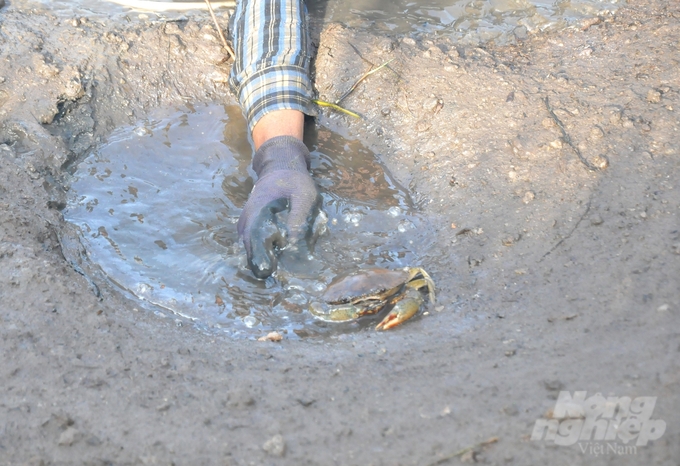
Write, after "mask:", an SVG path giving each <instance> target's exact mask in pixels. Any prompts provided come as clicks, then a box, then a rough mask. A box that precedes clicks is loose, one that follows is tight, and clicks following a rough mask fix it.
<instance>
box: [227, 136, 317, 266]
mask: <svg viewBox="0 0 680 466" xmlns="http://www.w3.org/2000/svg"><path fill="white" fill-rule="evenodd" d="M309 159H310V156H309V150H307V147H306V146H305V144H304V143H303V142H302V141H300V140H299V139H296V138H294V137H292V136H278V137H275V138H272V139H269V140H268V141H266V142H265V143H264V144H262V146H260V148H259V149H258V151H257V152H256V153H255V157H253V170H255V173H257V176H258V179H257V182H256V183H255V186H254V187H253V190H252V192H251V193H250V197H249V198H248V202H246V205H245V206H244V207H243V212H241V216H240V217H239V219H238V225H237V229H238V234H239V236H240V237H241V238H243V244H244V245H245V247H246V254H247V255H248V265H249V266H250V269H251V270H252V271H253V274H255V276H256V277H257V278H267V277H269V276H270V275H271V274H272V273H274V271H275V270H276V263H277V258H276V252H275V248H282V247H284V246H285V245H286V244H287V243H288V242H291V243H295V242H298V241H300V240H302V239H307V240H310V239H311V238H313V232H312V228H313V225H314V220H315V219H316V217H317V215H318V213H319V208H320V206H321V195H320V194H319V191H318V190H317V188H316V184H315V183H314V180H313V179H312V177H311V175H310V174H309ZM284 210H288V219H287V221H286V224H285V225H280V224H279V218H278V216H277V214H278V213H279V212H283V211H284Z"/></svg>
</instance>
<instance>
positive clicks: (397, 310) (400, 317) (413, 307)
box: [375, 293, 423, 330]
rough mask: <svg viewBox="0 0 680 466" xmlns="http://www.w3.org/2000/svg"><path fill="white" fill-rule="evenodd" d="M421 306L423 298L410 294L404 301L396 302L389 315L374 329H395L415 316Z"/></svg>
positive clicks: (417, 294)
mask: <svg viewBox="0 0 680 466" xmlns="http://www.w3.org/2000/svg"><path fill="white" fill-rule="evenodd" d="M421 304H423V298H422V297H421V296H420V294H419V293H416V294H412V295H410V296H407V297H405V298H404V299H401V300H400V301H398V302H397V304H395V305H394V307H393V308H392V310H391V311H390V312H389V314H387V315H386V316H385V318H384V319H383V320H381V321H380V323H379V324H378V325H376V327H375V329H376V330H389V329H391V328H392V327H396V326H397V325H399V324H401V323H403V322H406V321H407V320H409V319H410V318H411V317H413V316H414V315H416V313H417V312H418V309H420V305H421Z"/></svg>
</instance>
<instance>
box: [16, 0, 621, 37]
mask: <svg viewBox="0 0 680 466" xmlns="http://www.w3.org/2000/svg"><path fill="white" fill-rule="evenodd" d="M18 1H19V2H20V3H30V1H32V2H36V1H38V2H41V3H42V4H43V5H45V6H48V5H49V8H50V9H53V10H54V11H56V12H60V13H65V14H69V13H70V14H84V15H87V16H94V17H101V18H103V19H104V18H105V19H107V20H108V19H110V18H115V17H118V18H120V19H121V20H122V18H124V17H125V16H128V13H130V12H131V10H130V9H129V8H127V7H124V6H121V5H118V4H116V3H113V2H111V1H101V0H49V1H48V0H18ZM145 3H146V4H151V5H153V4H154V3H155V4H158V5H159V7H158V9H161V7H162V9H165V8H166V7H167V5H168V3H170V4H172V3H175V4H177V5H178V7H179V8H181V9H182V10H183V11H179V12H172V11H158V12H156V15H157V16H158V18H159V19H162V18H168V19H178V18H181V17H182V16H183V15H186V14H196V13H198V9H196V10H186V9H185V7H186V6H190V5H191V4H192V3H193V4H196V6H197V7H201V8H203V7H204V5H205V2H204V0H177V1H176V2H172V1H167V0H166V1H161V0H157V1H155V2H153V1H152V2H145ZM215 3H218V1H217V0H215ZM222 3H224V2H222ZM306 3H307V7H308V9H309V11H310V13H311V16H312V18H315V19H317V20H322V21H324V22H326V23H330V22H341V23H345V24H347V25H348V26H351V27H356V28H363V29H372V30H376V29H377V30H381V31H384V32H392V33H398V34H408V33H437V34H441V35H446V36H449V37H451V38H452V39H454V40H456V41H457V42H458V43H466V44H480V43H484V42H487V41H489V40H496V41H498V42H500V43H503V42H506V41H507V40H508V39H512V38H513V37H514V36H515V34H522V35H523V34H526V32H527V31H529V32H531V31H535V30H546V29H560V28H564V27H568V26H569V25H571V24H573V23H574V22H576V21H578V20H580V19H583V18H590V17H594V16H598V15H603V14H606V13H611V12H613V11H615V10H616V8H618V6H619V5H621V4H623V3H625V0H560V1H555V0H427V1H424V2H423V1H413V0H350V1H346V0H307V2H306ZM226 11H228V9H222V10H219V11H218V13H219V14H227V13H224V12H226ZM140 13H141V14H142V15H143V17H144V18H148V17H149V14H151V15H152V16H151V17H154V16H153V15H154V14H153V13H150V12H149V11H148V10H144V11H143V12H142V10H137V11H135V12H134V13H133V14H131V15H129V16H128V18H127V19H130V18H135V17H137V16H138V14H140ZM198 14H205V15H207V14H208V13H207V12H204V13H198Z"/></svg>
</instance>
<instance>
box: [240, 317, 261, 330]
mask: <svg viewBox="0 0 680 466" xmlns="http://www.w3.org/2000/svg"><path fill="white" fill-rule="evenodd" d="M243 323H244V324H245V326H246V327H248V328H253V327H255V326H256V325H257V323H258V320H257V319H256V318H255V317H253V316H245V317H244V318H243Z"/></svg>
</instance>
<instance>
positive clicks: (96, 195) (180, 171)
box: [64, 105, 432, 337]
mask: <svg viewBox="0 0 680 466" xmlns="http://www.w3.org/2000/svg"><path fill="white" fill-rule="evenodd" d="M245 134H246V129H245V123H244V121H243V118H242V116H241V111H240V109H239V108H238V107H232V106H226V107H222V106H216V105H212V106H206V107H202V108H197V109H188V110H186V111H180V112H176V113H173V114H170V115H169V116H163V117H159V118H155V119H154V118H150V119H148V120H145V121H143V122H140V123H139V124H138V125H136V126H134V127H126V128H119V129H118V130H117V131H115V132H114V133H113V134H112V135H111V136H110V137H109V138H108V141H107V142H106V143H105V144H103V145H102V146H100V147H99V148H98V149H97V150H96V151H94V152H93V153H92V154H91V155H90V156H89V157H88V158H86V159H85V160H84V161H83V162H82V163H81V164H80V165H79V166H78V168H77V171H76V172H75V174H74V176H73V180H72V183H71V187H70V193H71V199H70V202H69V205H68V207H67V208H66V210H65V211H64V216H65V218H66V219H67V220H68V221H69V222H72V223H74V224H75V225H77V226H78V227H79V228H80V230H81V231H82V238H81V241H82V243H83V245H84V246H85V248H86V250H87V251H88V253H89V256H90V259H91V261H92V262H93V263H94V264H97V265H98V266H99V267H100V268H101V269H102V270H103V272H104V273H105V274H106V275H107V276H108V277H109V279H110V280H111V281H112V282H113V283H115V284H117V285H118V286H119V287H120V288H122V289H123V290H125V291H127V292H129V293H131V294H132V295H134V296H135V297H137V298H138V299H141V300H143V301H144V302H146V303H149V304H151V305H153V306H158V307H160V308H163V309H166V310H170V311H172V312H174V313H176V314H178V315H181V316H184V317H185V318H188V319H191V320H192V321H194V322H196V323H197V324H198V325H199V326H202V327H205V328H211V329H218V331H220V332H225V333H227V334H229V335H232V336H242V337H256V336H260V335H262V334H263V333H265V332H267V331H270V330H279V331H283V332H285V333H287V334H288V335H289V337H295V335H297V336H307V335H318V334H323V333H325V332H327V331H328V330H329V329H330V330H333V331H335V332H337V331H351V330H353V329H356V328H358V327H359V324H340V325H338V324H328V323H325V322H321V321H319V320H317V319H315V318H314V317H313V316H311V314H310V313H309V312H308V309H309V305H310V304H311V303H312V302H314V301H315V300H317V298H316V297H317V296H319V295H320V294H321V293H322V292H323V290H325V289H326V287H327V285H328V283H330V281H331V280H332V279H333V278H334V277H336V276H337V275H339V274H343V273H347V272H351V271H354V270H359V269H361V268H364V267H366V266H370V265H375V266H379V267H387V268H399V267H404V266H407V265H409V266H410V265H417V264H418V263H419V259H418V258H419V257H424V255H426V254H425V253H426V251H427V250H428V246H429V245H430V244H431V242H432V239H431V237H429V236H428V235H431V234H432V233H428V232H429V231H431V228H428V226H427V220H426V219H424V218H423V217H422V216H420V215H419V214H418V211H417V206H416V205H414V202H413V200H412V199H411V197H410V196H409V193H408V192H407V190H406V189H404V188H403V187H402V186H400V185H399V184H398V183H397V182H396V181H395V180H394V179H393V178H392V177H391V175H390V174H389V172H387V171H386V169H385V167H384V166H383V165H382V164H381V163H380V161H379V160H378V158H377V157H376V155H375V154H373V153H372V152H371V151H369V150H368V149H366V148H365V147H363V146H362V145H361V144H360V143H358V142H357V141H353V140H351V139H348V138H345V137H343V136H341V135H340V134H337V133H335V132H333V131H331V130H329V129H326V128H323V127H322V128H320V129H318V131H316V132H314V131H308V134H310V135H312V137H311V138H310V140H309V141H307V143H308V145H309V146H310V147H311V148H312V149H313V151H312V170H313V176H314V178H315V179H316V180H317V183H318V184H319V187H320V189H321V191H322V195H323V198H324V210H325V212H326V214H327V215H328V218H329V222H328V228H329V231H328V232H327V233H326V234H325V235H324V236H322V237H321V238H320V239H319V241H318V243H317V247H316V249H315V251H314V254H313V255H311V256H308V255H307V254H305V255H304V256H303V257H299V255H295V254H292V253H291V254H288V253H287V252H286V254H284V256H283V258H282V260H281V263H280V269H279V271H278V272H277V274H276V276H275V278H270V279H268V280H266V281H260V280H256V279H255V278H254V277H253V276H252V274H251V273H250V271H249V270H248V269H247V267H246V261H245V252H244V249H243V247H242V245H241V244H240V242H239V241H238V236H237V232H236V222H237V220H238V217H239V214H240V211H241V208H242V206H243V204H244V203H245V201H246V199H247V197H248V193H249V192H250V189H251V188H252V184H253V179H252V177H251V174H252V173H251V172H250V168H249V166H250V161H251V155H252V154H251V148H250V145H249V144H248V142H247V141H246V139H245V138H244V135H245Z"/></svg>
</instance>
